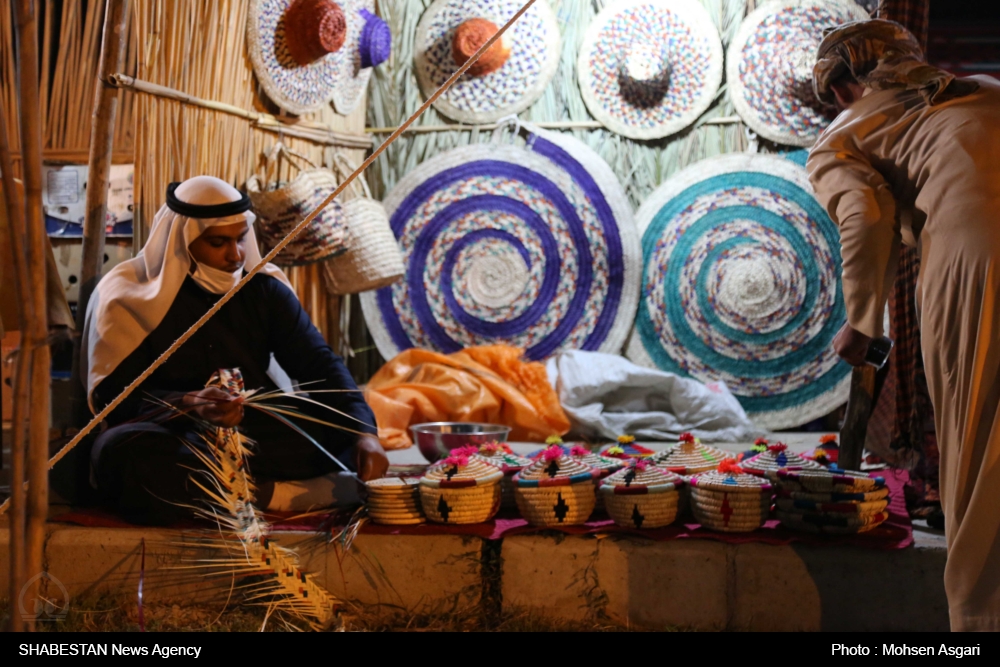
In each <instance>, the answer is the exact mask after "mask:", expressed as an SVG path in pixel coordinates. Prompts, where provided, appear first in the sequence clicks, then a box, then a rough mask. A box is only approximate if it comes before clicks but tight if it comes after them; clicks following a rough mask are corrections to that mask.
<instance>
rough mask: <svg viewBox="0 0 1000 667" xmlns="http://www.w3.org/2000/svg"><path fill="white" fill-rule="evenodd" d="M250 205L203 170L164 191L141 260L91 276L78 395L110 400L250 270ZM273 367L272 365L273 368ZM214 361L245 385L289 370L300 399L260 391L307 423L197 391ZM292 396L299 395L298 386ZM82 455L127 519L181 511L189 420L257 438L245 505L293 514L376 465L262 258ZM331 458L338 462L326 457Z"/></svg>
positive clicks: (160, 517) (345, 389)
mask: <svg viewBox="0 0 1000 667" xmlns="http://www.w3.org/2000/svg"><path fill="white" fill-rule="evenodd" d="M249 208H250V202H249V200H248V199H247V198H246V197H245V196H243V195H242V194H241V193H240V192H239V191H238V190H236V189H235V188H234V187H232V186H231V185H229V184H227V183H225V182H224V181H222V180H220V179H217V178H213V177H210V176H198V177H195V178H192V179H189V180H187V181H184V182H183V183H181V184H179V185H177V184H174V185H172V186H171V187H170V188H169V189H168V190H167V203H166V205H164V206H163V207H162V208H161V209H160V211H159V212H158V213H157V215H156V218H155V219H154V221H153V227H152V230H151V231H150V236H149V240H148V241H147V242H146V244H145V246H144V247H143V249H142V252H141V253H139V255H138V256H137V257H136V258H135V259H132V260H130V261H128V262H125V263H123V264H120V265H118V266H117V267H115V268H114V269H113V270H112V271H111V272H110V273H108V275H107V276H105V277H104V279H103V280H102V281H101V282H100V283H99V284H98V286H97V288H96V290H95V293H94V295H93V297H92V299H91V301H90V304H89V308H88V312H87V324H86V328H85V334H84V336H85V340H84V345H85V349H86V352H87V354H86V359H87V368H86V369H85V371H86V372H85V374H84V376H85V377H86V379H87V380H86V381H87V391H88V400H89V401H90V406H91V409H92V410H94V411H95V412H96V411H98V410H100V409H102V408H104V407H105V406H106V405H108V404H109V403H110V402H111V401H113V400H114V399H115V398H116V397H117V396H118V395H119V394H120V393H121V391H122V390H123V389H124V388H125V387H127V386H128V385H129V384H130V383H131V382H133V381H134V380H135V379H136V378H137V377H139V376H140V375H141V374H142V373H143V372H144V371H145V370H146V369H147V368H148V367H149V366H150V365H151V364H152V363H153V361H155V360H156V359H157V358H158V357H159V356H160V355H161V354H162V353H163V352H164V351H165V350H166V349H167V348H169V347H170V346H171V345H172V344H173V343H174V342H175V341H176V340H177V339H178V338H179V337H180V336H181V335H182V334H183V333H184V332H185V331H187V329H188V328H189V327H191V325H192V324H194V323H195V322H196V321H197V320H198V318H200V317H201V316H202V315H204V314H205V312H206V311H208V309H209V308H211V307H212V306H213V305H214V304H215V303H216V302H217V301H218V300H219V298H220V297H221V295H222V294H225V293H226V292H228V291H229V290H230V289H231V288H232V287H233V286H234V285H235V284H236V283H237V282H238V281H239V280H240V279H241V278H242V276H243V272H244V269H247V270H248V269H250V268H252V267H254V266H256V265H258V264H259V263H260V262H261V257H260V253H259V251H258V248H257V241H256V239H255V238H254V232H253V221H254V215H253V213H252V212H250V211H249ZM275 362H276V365H277V366H278V369H275ZM220 369H239V370H240V372H241V373H242V376H243V379H244V386H245V388H246V389H248V390H253V389H260V390H262V391H273V390H276V389H277V388H278V387H277V384H276V382H275V381H274V380H273V379H272V377H271V376H272V375H274V376H275V377H280V376H282V375H283V373H281V371H284V373H287V374H288V376H290V377H291V378H294V380H295V381H296V382H297V383H299V386H300V387H301V388H302V390H303V391H308V392H310V394H309V396H308V399H309V401H306V400H298V399H294V398H291V397H288V396H286V397H284V398H282V397H280V396H278V397H277V399H276V400H275V399H271V400H272V403H274V402H277V403H280V404H281V405H284V406H288V408H291V409H292V410H296V411H298V412H300V413H306V414H308V415H309V417H311V418H312V419H313V420H321V421H324V422H328V423H329V424H332V425H333V426H329V425H323V424H319V423H318V422H317V421H312V420H309V419H301V418H296V417H289V416H287V415H288V408H282V409H283V410H285V412H283V413H274V412H273V411H272V412H270V413H268V412H265V411H262V410H257V409H252V408H251V406H250V405H248V404H246V403H245V401H244V399H243V398H242V397H240V396H236V395H233V394H230V393H229V392H227V391H225V390H223V389H221V388H218V387H209V388H206V387H205V384H206V382H207V381H208V380H209V378H210V377H211V376H212V375H213V373H215V372H216V371H219V370H220ZM299 395H301V394H299ZM108 422H109V424H110V426H111V428H110V429H108V430H106V431H105V432H104V433H102V434H101V435H100V436H99V437H98V439H97V440H96V442H95V445H94V448H93V450H92V453H91V462H92V469H93V481H94V482H95V483H96V485H97V488H98V492H99V494H100V495H101V497H102V498H103V499H104V500H105V501H106V502H108V503H109V504H111V505H112V506H113V507H114V508H115V509H116V510H117V511H118V512H119V513H121V514H122V515H123V516H125V517H126V518H127V519H129V520H131V521H135V522H138V523H165V522H169V521H171V520H172V519H175V518H180V517H185V516H187V517H190V516H191V509H190V507H185V506H190V505H191V504H192V500H195V499H196V498H197V497H198V494H199V492H200V491H199V489H198V487H197V485H195V484H194V483H193V482H192V481H191V479H190V476H191V474H192V472H191V470H192V469H193V468H194V469H197V468H198V467H200V463H199V460H198V458H197V457H196V456H195V454H194V453H193V452H192V450H191V448H192V447H198V446H204V440H203V438H202V436H201V435H200V434H199V432H198V431H199V426H201V427H202V428H201V431H202V432H204V430H205V427H206V426H207V427H208V428H209V430H211V428H213V427H230V428H232V427H238V428H239V430H240V431H241V432H242V433H244V434H245V435H246V436H247V437H248V438H249V439H250V440H252V441H253V442H254V443H256V444H255V446H254V447H253V449H254V455H253V456H252V458H251V459H250V471H251V473H252V474H253V477H254V479H255V480H256V482H257V485H258V491H257V498H256V500H257V505H258V506H259V507H261V508H264V509H271V510H295V511H304V510H308V509H311V508H317V507H329V506H331V505H334V504H337V503H338V502H341V501H344V500H347V499H350V498H353V497H355V496H356V488H354V487H355V486H356V481H355V480H354V479H353V478H352V477H350V476H346V474H341V475H338V474H337V473H338V471H341V470H343V467H342V466H341V465H340V464H338V462H337V461H340V462H341V463H343V464H344V465H346V466H347V467H349V468H352V469H355V470H357V471H358V473H359V475H360V477H361V479H363V480H368V479H373V478H377V477H381V476H382V475H383V474H384V473H385V471H386V468H387V467H388V462H387V459H386V456H385V452H384V451H383V449H382V447H381V445H380V444H379V442H378V440H377V438H376V437H375V435H374V434H375V432H376V429H375V419H374V416H373V415H372V412H371V410H370V409H369V407H368V405H367V404H366V403H365V401H364V398H363V396H362V394H361V393H360V392H359V391H358V389H357V386H356V385H355V383H354V380H353V379H352V378H351V375H350V373H349V372H348V370H347V368H346V367H345V366H344V363H343V361H342V360H341V358H340V357H338V356H337V355H335V354H334V353H333V351H332V350H331V349H330V348H329V346H328V345H327V344H326V342H325V341H324V340H323V337H322V336H321V335H320V333H319V331H317V330H316V328H315V327H314V326H313V324H312V323H311V322H310V320H309V316H308V315H307V314H306V313H305V311H304V310H303V309H302V306H301V305H300V304H299V302H298V299H297V298H296V296H295V293H294V292H293V291H292V289H291V286H290V285H289V283H288V279H287V278H286V277H285V275H284V274H283V273H282V272H281V270H280V269H279V268H277V267H276V266H274V265H272V264H267V265H266V266H265V267H264V268H263V269H262V270H261V272H260V273H258V274H257V275H256V276H254V278H253V279H252V280H250V282H248V283H247V284H246V285H245V286H244V287H243V288H242V289H241V290H240V291H239V292H238V293H237V294H236V295H235V296H234V297H233V299H232V300H230V301H229V302H228V303H226V304H225V305H224V306H223V307H222V308H221V309H220V310H219V312H218V313H216V314H215V315H214V316H213V317H212V318H211V319H210V320H208V321H207V322H206V323H205V324H204V326H202V327H201V328H200V329H199V330H198V331H197V332H196V333H195V334H194V336H193V337H192V338H191V339H190V340H188V341H187V342H186V343H185V344H184V345H182V346H181V347H180V348H179V349H178V350H176V352H175V353H174V354H173V356H171V357H170V358H169V360H167V361H166V363H164V364H163V365H162V366H160V367H159V368H158V369H156V371H155V372H153V373H152V375H150V377H148V378H147V379H146V380H145V381H143V383H142V384H141V385H140V387H139V388H138V389H137V390H136V391H134V392H133V393H132V394H131V395H130V396H129V397H128V398H127V399H126V400H125V401H124V402H123V403H122V404H121V405H119V406H118V407H117V408H115V410H114V411H113V412H112V413H111V415H110V416H109V418H108ZM335 459H336V460H335Z"/></svg>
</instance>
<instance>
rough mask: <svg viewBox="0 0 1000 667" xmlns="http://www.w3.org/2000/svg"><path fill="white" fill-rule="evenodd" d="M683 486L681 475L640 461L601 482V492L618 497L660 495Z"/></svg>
mask: <svg viewBox="0 0 1000 667" xmlns="http://www.w3.org/2000/svg"><path fill="white" fill-rule="evenodd" d="M683 484H684V480H683V479H681V477H680V476H679V475H676V474H674V473H672V472H670V471H668V470H664V469H662V468H658V467H657V466H654V465H651V464H645V461H640V462H638V464H637V465H630V466H627V467H625V468H623V469H621V470H619V471H618V472H616V473H614V474H612V475H610V476H609V477H607V478H606V479H605V480H604V481H603V482H601V492H602V493H613V494H618V495H627V494H630V493H637V494H641V493H658V492H662V491H670V490H671V489H675V488H677V487H679V486H681V485H683Z"/></svg>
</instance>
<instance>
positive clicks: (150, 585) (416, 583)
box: [0, 524, 948, 631]
mask: <svg viewBox="0 0 1000 667" xmlns="http://www.w3.org/2000/svg"><path fill="white" fill-rule="evenodd" d="M203 536H204V534H201V533H194V532H183V531H168V530H161V529H141V528H131V529H93V528H79V527H68V526H58V525H56V526H53V527H52V530H51V532H50V534H49V537H48V541H47V543H46V550H45V556H46V570H47V572H48V573H49V574H51V576H52V578H53V579H52V581H50V582H48V584H47V585H49V586H50V588H51V587H53V586H57V585H56V584H54V583H53V582H55V581H58V582H59V584H61V585H62V586H64V587H65V588H66V591H67V593H68V594H69V596H70V597H71V598H73V597H81V596H85V595H89V594H94V593H100V592H105V591H106V592H121V591H136V590H137V587H138V580H139V568H140V560H141V551H142V549H141V544H142V540H143V539H145V544H146V563H145V567H146V574H145V590H144V594H145V596H146V599H148V600H164V601H165V600H174V601H181V600H183V601H186V602H191V603H194V602H201V603H207V602H214V601H222V600H225V599H226V597H228V595H229V592H230V586H231V585H232V578H231V577H219V578H214V579H213V578H206V577H205V576H203V574H202V572H201V571H200V570H196V569H180V568H178V566H183V565H185V564H191V563H192V561H194V560H197V559H203V558H206V557H211V556H212V555H213V553H214V552H213V550H212V549H210V548H208V547H206V546H205V545H204V544H203V543H202V542H201V540H200V538H201V537H203ZM274 537H275V538H276V539H277V540H278V541H279V543H281V544H283V545H286V546H290V547H295V548H296V550H297V551H298V553H299V555H300V560H301V564H302V566H303V568H304V569H305V570H307V571H310V572H313V573H315V574H316V575H317V578H318V579H319V580H320V582H321V583H323V584H324V585H326V586H327V588H328V589H329V590H330V592H331V593H333V594H334V595H337V596H339V597H341V598H342V599H345V600H351V601H356V602H358V603H361V604H364V605H380V606H383V607H386V608H388V609H400V610H407V611H410V612H420V611H423V612H433V611H446V610H455V609H461V608H468V607H470V606H476V605H479V604H488V605H491V606H492V607H496V606H497V605H500V604H502V606H503V608H505V609H507V610H514V609H520V610H524V609H528V610H533V611H536V612H539V613H540V614H542V615H544V616H547V617H550V618H553V619H560V620H591V621H596V622H608V623H616V624H621V625H628V626H634V627H639V628H648V629H661V630H662V629H669V628H680V629H696V630H764V631H770V630H800V631H814V630H848V631H850V630H867V631H877V630H909V631H934V630H947V629H948V611H947V610H948V606H947V602H946V600H945V595H944V585H943V577H944V564H945V560H946V558H945V548H944V538H943V537H942V536H940V535H935V534H933V533H926V532H924V533H921V532H916V533H915V537H916V541H917V544H916V546H915V547H913V548H910V549H904V550H901V551H875V550H866V549H858V548H851V547H827V548H818V547H805V546H800V545H792V546H771V545H766V544H760V543H748V544H739V545H733V544H725V543H722V542H716V541H714V540H696V539H688V540H673V541H669V542H652V541H649V540H644V539H641V538H631V537H617V536H616V537H603V538H600V537H579V536H568V535H564V534H560V533H544V534H536V535H521V536H515V537H510V538H507V539H505V540H503V541H502V542H501V543H499V544H497V543H491V542H486V541H484V540H482V539H479V538H470V537H461V536H453V535H442V536H419V537H418V536H388V535H359V536H358V538H357V539H356V540H355V542H354V545H353V548H352V549H351V550H350V551H349V552H348V553H347V554H346V555H344V554H343V553H342V552H341V551H340V549H339V548H338V547H337V546H335V545H331V544H327V542H326V539H325V536H319V535H310V534H305V533H276V534H275V536H274ZM7 547H8V533H7V530H6V526H5V525H3V524H0V597H8V591H7V585H8V578H7V571H8V567H9V565H8V561H7V557H8V556H7V551H8V549H7ZM484 547H485V548H484ZM497 551H499V561H500V567H499V570H498V569H497V567H496V563H495V562H494V561H495V560H496V557H495V554H496V552H497ZM490 554H494V555H492V556H491V555H490ZM497 576H499V585H497V582H496V581H495V580H493V579H495V578H496V577H497ZM491 578H493V579H491ZM488 579H491V580H490V581H487V580H488ZM483 591H493V593H492V594H490V595H489V596H487V599H486V600H481V597H482V596H483ZM49 594H50V595H52V596H54V597H57V596H58V591H57V590H54V589H53V590H51V591H50V592H49ZM496 598H500V599H496Z"/></svg>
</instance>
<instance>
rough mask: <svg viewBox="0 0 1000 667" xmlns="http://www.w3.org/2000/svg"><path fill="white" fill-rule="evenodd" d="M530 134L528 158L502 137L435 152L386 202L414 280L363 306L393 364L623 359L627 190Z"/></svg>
mask: <svg viewBox="0 0 1000 667" xmlns="http://www.w3.org/2000/svg"><path fill="white" fill-rule="evenodd" d="M526 127H527V126H526ZM529 131H530V132H531V134H530V136H529V139H528V142H529V143H528V147H526V148H522V147H519V146H514V145H509V144H507V143H504V142H501V141H500V138H499V133H498V135H496V136H495V137H494V139H495V141H494V142H492V143H489V144H479V145H472V146H466V147H463V148H458V149H455V150H452V151H449V152H447V153H443V154H440V155H438V156H436V157H434V158H432V159H431V160H428V161H427V162H424V163H422V164H421V165H420V167H419V168H418V169H415V170H414V171H412V172H411V173H409V174H407V175H406V176H405V177H404V178H403V179H402V180H400V181H399V183H397V185H396V186H395V187H394V188H393V189H392V191H391V192H390V193H389V194H388V196H387V197H386V198H385V202H384V203H385V207H386V210H387V211H388V212H389V216H390V224H391V226H392V230H393V233H394V234H395V235H396V239H397V241H398V243H399V247H400V249H401V250H402V252H403V261H404V265H405V266H406V275H405V278H404V280H403V281H402V282H400V283H398V284H395V285H393V286H392V287H388V288H384V289H381V290H378V292H369V293H365V294H362V295H361V304H362V307H363V309H364V314H365V321H366V322H367V324H368V328H369V330H370V331H371V333H372V337H373V338H374V339H375V343H376V345H377V346H378V349H379V352H380V353H381V354H382V356H383V357H385V358H386V359H391V358H392V357H394V356H395V355H396V354H398V353H399V352H400V351H402V350H405V349H409V348H411V347H420V348H425V349H431V350H435V351H438V352H445V353H448V352H456V351H458V350H461V349H463V348H465V347H469V346H474V345H484V344H493V343H505V344H507V345H512V346H514V347H518V348H520V349H523V350H525V357H526V358H527V359H529V360H538V359H545V358H547V357H549V356H552V355H553V354H555V353H557V352H559V351H560V350H563V349H584V350H594V351H601V352H611V353H613V352H617V351H620V349H621V345H622V343H623V342H624V340H625V337H626V335H627V334H628V330H629V328H630V326H631V321H632V318H633V316H634V313H635V310H634V308H635V299H636V295H637V294H638V291H639V283H638V277H639V273H638V270H637V269H638V258H639V245H638V236H637V235H636V233H635V228H634V226H633V224H632V220H631V212H630V206H629V204H628V200H627V199H626V197H625V193H624V190H622V188H621V186H620V185H619V184H618V181H617V178H616V177H615V175H614V173H613V172H612V171H611V169H610V168H609V167H608V166H607V164H606V163H604V162H603V161H602V160H601V159H600V158H599V157H598V156H597V155H596V154H595V153H594V152H593V151H591V150H590V149H589V148H587V147H586V146H585V145H583V144H582V143H581V142H579V141H576V140H575V139H572V138H569V137H563V136H560V135H556V134H553V133H548V132H541V131H538V130H535V129H534V128H529Z"/></svg>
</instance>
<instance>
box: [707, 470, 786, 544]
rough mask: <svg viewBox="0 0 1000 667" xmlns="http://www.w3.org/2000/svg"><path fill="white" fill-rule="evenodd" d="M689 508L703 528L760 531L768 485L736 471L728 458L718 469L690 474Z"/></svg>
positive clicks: (766, 513)
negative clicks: (758, 529)
mask: <svg viewBox="0 0 1000 667" xmlns="http://www.w3.org/2000/svg"><path fill="white" fill-rule="evenodd" d="M688 483H689V484H690V485H691V509H692V510H693V512H694V517H695V519H697V520H698V522H699V523H701V524H702V525H703V526H705V527H706V528H711V529H712V530H719V531H723V532H729V533H740V532H750V531H753V530H756V529H757V528H760V527H761V526H762V525H763V524H764V521H766V520H767V518H768V516H769V514H770V510H771V490H772V487H771V484H770V483H769V482H768V481H767V480H765V479H762V478H760V477H757V476H755V475H749V474H747V473H745V472H743V471H742V470H740V469H739V466H737V465H736V464H735V462H733V461H732V460H731V459H730V460H727V461H726V462H724V463H722V464H720V465H719V469H718V470H711V471H708V472H703V473H699V474H697V475H693V476H692V477H690V478H689V479H688Z"/></svg>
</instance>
